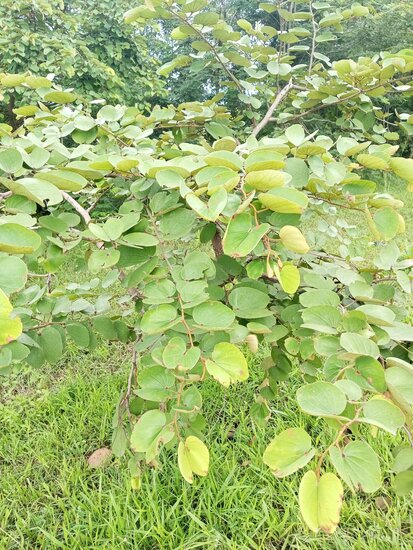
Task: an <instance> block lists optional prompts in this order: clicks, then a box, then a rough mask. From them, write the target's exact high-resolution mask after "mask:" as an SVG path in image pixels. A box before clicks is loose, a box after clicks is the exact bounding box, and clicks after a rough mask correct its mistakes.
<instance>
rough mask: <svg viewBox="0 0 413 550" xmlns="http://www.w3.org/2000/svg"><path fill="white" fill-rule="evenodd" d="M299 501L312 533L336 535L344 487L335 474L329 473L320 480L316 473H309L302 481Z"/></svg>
mask: <svg viewBox="0 0 413 550" xmlns="http://www.w3.org/2000/svg"><path fill="white" fill-rule="evenodd" d="M298 499H299V503H300V511H301V514H302V516H303V519H304V521H305V523H306V524H307V525H308V527H309V528H310V529H311V531H314V532H315V533H317V532H318V531H320V530H321V531H324V532H325V533H328V534H332V533H334V531H335V530H336V528H337V525H338V522H339V521H340V510H341V505H342V501H343V486H342V484H341V481H340V480H339V479H338V477H337V476H336V475H335V474H332V473H327V474H324V475H323V476H321V477H320V478H319V479H318V478H317V476H316V474H315V472H313V471H311V470H310V471H309V472H307V473H306V474H305V475H304V477H303V479H302V480H301V483H300V490H299V494H298Z"/></svg>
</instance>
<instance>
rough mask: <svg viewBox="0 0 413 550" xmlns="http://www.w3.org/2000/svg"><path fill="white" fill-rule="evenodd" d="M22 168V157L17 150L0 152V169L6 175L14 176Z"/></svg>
mask: <svg viewBox="0 0 413 550" xmlns="http://www.w3.org/2000/svg"><path fill="white" fill-rule="evenodd" d="M22 167H23V157H22V156H21V154H20V153H19V151H18V150H17V149H13V148H11V149H3V150H1V151H0V169H1V170H3V171H4V172H6V173H8V174H15V173H16V172H18V171H19V170H21V169H22Z"/></svg>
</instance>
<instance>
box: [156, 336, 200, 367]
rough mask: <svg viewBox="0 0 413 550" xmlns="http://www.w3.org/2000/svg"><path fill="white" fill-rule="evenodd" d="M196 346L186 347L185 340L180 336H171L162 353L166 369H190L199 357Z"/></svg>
mask: <svg viewBox="0 0 413 550" xmlns="http://www.w3.org/2000/svg"><path fill="white" fill-rule="evenodd" d="M200 355H201V353H200V350H199V348H197V347H191V348H189V349H187V347H186V343H185V341H184V340H183V339H182V338H181V337H180V336H175V337H174V338H171V339H170V340H169V342H168V343H167V345H166V346H165V348H164V350H163V353H162V361H163V363H164V365H165V367H166V368H167V369H176V368H178V369H179V370H185V371H186V370H191V369H193V368H194V367H195V365H196V364H197V362H198V361H199V358H200Z"/></svg>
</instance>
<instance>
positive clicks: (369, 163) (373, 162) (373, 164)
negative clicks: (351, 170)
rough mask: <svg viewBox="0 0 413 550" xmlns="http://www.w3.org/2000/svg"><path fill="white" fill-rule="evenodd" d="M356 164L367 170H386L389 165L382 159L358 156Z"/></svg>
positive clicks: (372, 156)
mask: <svg viewBox="0 0 413 550" xmlns="http://www.w3.org/2000/svg"><path fill="white" fill-rule="evenodd" d="M357 162H359V163H360V164H362V165H363V166H365V167H366V168H369V169H370V170H388V169H389V164H388V163H387V162H386V161H385V160H384V159H382V158H380V157H378V156H376V155H366V154H363V155H359V156H358V157H357Z"/></svg>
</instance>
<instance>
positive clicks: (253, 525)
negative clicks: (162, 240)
mask: <svg viewBox="0 0 413 550" xmlns="http://www.w3.org/2000/svg"><path fill="white" fill-rule="evenodd" d="M66 361H67V364H61V365H60V366H59V367H57V366H55V367H53V368H50V369H49V370H48V371H47V372H45V371H44V372H43V373H42V374H41V375H39V374H38V373H37V374H36V373H35V374H34V375H33V374H31V373H27V374H26V375H25V376H23V379H22V378H21V377H20V379H18V380H17V379H15V380H13V379H12V380H11V381H9V383H8V384H7V385H6V387H5V395H6V399H5V400H4V401H5V403H4V404H3V405H2V406H1V407H0V424H1V426H2V430H1V437H0V456H1V462H0V470H1V476H0V494H1V499H0V548H1V549H3V548H4V549H35V548H36V549H37V548H41V549H55V548H56V549H57V548H64V549H67V550H77V549H79V550H80V549H82V550H85V549H115V548H116V549H117V548H119V549H129V548H131V549H132V548H139V549H144V550H146V549H148V550H149V549H150V550H152V549H162V550H163V549H171V550H172V549H176V550H178V549H183V550H190V549H195V548H200V549H215V548H217V549H234V550H235V549H279V548H300V549H313V548H314V549H316V548H317V549H318V548H319V549H323V550H324V549H336V548H337V549H344V548H356V549H359V548H360V549H364V548H366V549H367V548H369V549H383V550H384V549H387V548H400V549H401V548H406V549H407V548H411V545H412V544H413V534H412V532H411V519H412V518H411V514H412V507H411V501H410V499H406V498H401V499H400V498H399V499H397V500H396V499H395V498H394V497H393V496H392V494H391V491H388V486H389V475H388V471H389V465H390V460H391V455H390V453H391V447H392V446H393V445H394V441H393V438H391V437H390V436H389V437H387V436H381V437H379V438H377V440H375V439H373V438H371V437H370V436H368V435H367V432H366V437H367V439H368V441H369V442H370V444H371V445H372V446H373V447H374V448H375V449H376V450H379V451H380V455H381V457H382V466H383V471H384V473H385V479H386V481H385V488H384V489H383V490H382V491H380V492H378V493H377V494H375V495H373V496H371V495H367V496H366V495H360V496H357V497H353V496H351V495H350V494H349V493H348V492H347V494H346V501H345V504H344V506H343V511H342V521H341V525H340V527H339V528H338V530H337V532H336V534H335V535H334V536H332V537H327V536H324V535H320V536H318V537H316V536H313V535H310V534H309V532H308V530H307V529H306V528H305V527H304V526H303V525H302V523H301V521H300V519H299V512H298V505H297V496H296V495H297V490H298V477H299V476H297V475H293V476H290V477H288V478H285V479H281V480H278V479H276V478H275V477H274V476H273V475H272V474H271V473H270V472H269V470H268V469H267V468H266V466H265V465H263V464H262V460H261V456H262V453H263V450H264V448H265V446H266V445H267V443H268V442H269V440H270V439H271V437H272V435H273V434H274V433H275V432H276V431H280V430H282V429H284V428H285V427H287V426H292V425H301V426H303V427H304V428H306V429H307V430H308V431H309V432H310V433H311V434H312V436H313V439H314V441H319V442H320V441H321V442H323V441H327V439H326V437H328V433H326V430H327V429H326V428H325V425H324V424H323V423H322V422H321V421H320V422H317V421H314V420H312V419H310V418H309V417H307V416H305V415H301V414H300V413H299V412H298V411H297V409H296V406H295V403H294V399H293V395H294V391H295V388H294V378H292V380H290V381H289V382H286V383H284V384H282V385H280V391H279V396H278V399H277V401H276V402H275V403H274V404H273V411H272V412H273V415H272V418H271V420H270V423H269V425H268V427H267V428H266V429H264V430H261V429H257V428H254V427H253V425H252V423H251V421H250V419H249V407H250V404H251V403H252V402H253V399H254V389H255V388H256V386H257V384H258V383H259V378H260V370H259V366H258V365H259V361H258V360H255V361H251V362H250V364H251V371H252V372H251V375H252V376H251V379H250V381H249V382H248V383H246V384H243V385H240V386H237V387H235V388H233V389H230V390H224V389H222V388H221V387H219V386H218V385H217V384H216V383H214V382H212V381H211V382H208V383H206V384H205V385H204V386H203V390H202V392H203V397H204V402H205V415H206V419H207V425H208V426H209V429H208V431H207V434H206V441H207V444H208V446H209V448H210V450H211V468H210V473H209V475H208V477H206V478H204V479H200V478H197V479H196V481H195V482H194V484H193V486H189V485H188V484H186V483H185V482H184V481H183V480H182V478H181V476H180V474H179V471H178V468H177V465H176V455H175V453H174V452H173V451H163V453H162V458H161V467H160V469H159V470H156V471H155V470H152V469H147V470H146V471H145V472H144V474H143V480H142V487H141V489H140V490H139V491H133V490H132V489H131V486H130V475H129V472H128V468H127V460H115V461H114V462H113V463H112V464H111V465H110V466H109V467H108V468H106V469H104V470H99V471H98V470H90V469H88V467H87V463H86V458H87V456H88V455H89V454H90V453H91V452H93V450H95V449H97V448H99V447H102V446H105V445H108V444H109V439H110V433H111V421H112V415H113V413H114V406H115V403H116V400H117V398H118V395H119V393H120V391H121V389H122V388H123V387H124V383H125V378H126V375H127V368H128V367H127V365H126V364H123V362H122V356H121V352H120V350H118V349H114V350H107V349H106V350H105V349H104V348H100V349H99V351H98V353H95V354H94V355H93V356H89V357H87V356H82V357H80V356H78V357H74V356H70V355H69V356H68V357H67V358H66ZM61 369H62V370H61ZM62 372H64V379H63V380H62V379H61V374H62ZM382 495H383V496H386V495H387V496H390V498H392V504H391V507H390V509H389V510H387V511H382V510H380V509H379V508H378V507H377V506H376V503H375V498H376V497H377V496H382Z"/></svg>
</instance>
